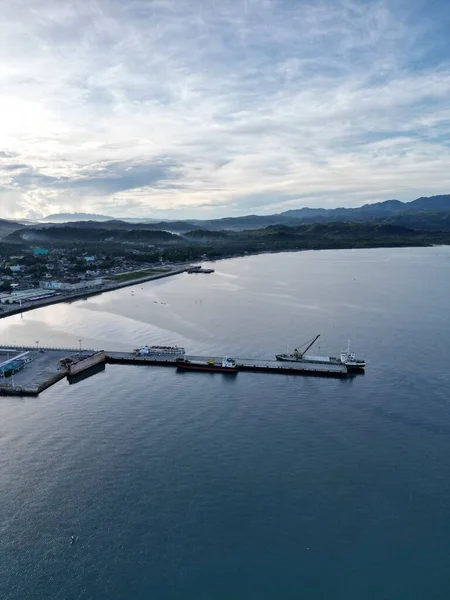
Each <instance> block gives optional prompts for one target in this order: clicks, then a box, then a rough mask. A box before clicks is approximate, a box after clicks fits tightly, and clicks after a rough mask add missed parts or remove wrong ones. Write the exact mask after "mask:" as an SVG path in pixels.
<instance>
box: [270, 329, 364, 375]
mask: <svg viewBox="0 0 450 600" xmlns="http://www.w3.org/2000/svg"><path fill="white" fill-rule="evenodd" d="M319 337H320V333H319V335H316V337H315V338H313V339H312V340H308V341H307V342H306V343H305V344H303V346H306V348H305V349H304V350H303V351H302V350H299V349H298V348H295V350H294V352H291V353H288V352H287V353H286V354H276V355H275V358H276V359H277V360H284V361H289V362H302V363H316V364H322V365H324V364H328V365H344V366H345V367H347V370H348V371H364V369H365V367H366V361H365V360H363V359H361V358H357V357H356V354H355V353H354V352H351V351H350V342H349V343H348V347H347V350H343V351H342V352H341V353H340V355H339V356H313V355H311V354H306V353H307V352H308V350H309V349H310V348H311V346H312V345H313V344H314V343H315V342H316V341H317V340H318V339H319Z"/></svg>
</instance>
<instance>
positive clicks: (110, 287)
mask: <svg viewBox="0 0 450 600" xmlns="http://www.w3.org/2000/svg"><path fill="white" fill-rule="evenodd" d="M440 246H448V244H417V245H413V246H412V245H411V244H407V245H402V244H398V245H386V246H352V247H347V248H302V249H292V248H286V249H283V250H281V249H280V250H261V251H260V252H245V253H242V252H241V253H238V254H228V255H225V256H221V257H218V258H210V259H206V260H202V261H198V262H202V263H216V262H218V261H222V260H230V259H234V258H247V257H249V256H260V255H262V254H284V253H286V252H290V253H297V252H320V251H324V250H335V251H338V250H377V249H387V248H391V249H395V248H437V247H440ZM191 266H192V265H191V264H190V263H189V264H186V265H185V266H183V267H180V268H178V269H173V270H171V271H166V272H161V273H158V274H157V275H147V276H144V277H139V278H137V279H130V280H128V281H121V282H117V283H110V284H106V285H103V286H102V287H101V288H95V289H87V290H85V291H79V292H76V293H74V294H67V295H64V296H56V297H51V298H46V299H44V300H38V301H37V302H34V303H32V304H29V305H26V306H23V305H22V307H17V308H12V309H11V310H6V311H1V312H0V319H5V318H7V317H12V316H14V315H17V314H21V313H24V312H28V311H30V310H35V309H37V308H43V307H45V306H51V305H53V304H61V303H63V302H75V301H77V300H83V299H85V298H89V297H91V296H98V295H100V294H104V293H107V292H113V291H114V290H119V289H121V288H125V287H130V286H132V285H138V284H140V283H146V282H148V281H153V280H156V279H163V278H165V277H172V276H173V275H180V274H181V273H185V272H186V271H187V270H188V269H189V268H190V267H191Z"/></svg>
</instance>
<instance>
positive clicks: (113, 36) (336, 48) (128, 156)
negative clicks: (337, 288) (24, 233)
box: [0, 0, 450, 218]
mask: <svg viewBox="0 0 450 600" xmlns="http://www.w3.org/2000/svg"><path fill="white" fill-rule="evenodd" d="M433 10H434V9H433V8H430V7H426V6H425V4H424V3H423V1H422V0H411V1H410V2H409V3H404V2H403V1H401V0H394V1H393V2H389V3H387V2H385V1H382V0H365V1H360V0H359V1H356V0H337V1H336V2H332V1H331V0H322V1H320V0H319V1H316V0H314V1H313V0H229V1H228V2H222V3H218V2H215V1H214V0H199V2H197V3H192V2H188V0H164V1H163V0H151V1H147V0H135V1H134V2H130V3H126V2H119V0H92V1H90V2H79V3H73V2H69V1H68V0H39V1H38V0H18V1H17V2H11V3H4V6H2V8H1V10H0V12H1V15H0V16H1V17H2V18H1V19H0V75H1V81H2V94H1V96H0V130H1V131H2V147H3V150H1V151H0V187H1V189H2V190H3V193H2V194H1V196H0V201H1V202H2V207H1V208H2V212H3V213H4V214H6V215H9V216H16V217H19V216H30V215H34V216H35V215H37V214H46V213H48V212H70V211H73V212H79V211H80V210H83V211H85V212H108V214H113V215H115V216H121V215H122V216H155V215H157V216H170V217H171V218H173V217H175V218H177V217H188V216H192V217H201V216H206V217H208V218H210V217H212V216H214V215H216V216H224V215H227V214H230V213H232V214H243V213H245V212H247V211H249V210H251V211H252V212H260V213H267V212H276V211H278V210H283V209H284V208H291V207H294V206H304V205H310V206H337V205H347V206H351V205H356V204H361V203H364V202H366V201H376V200H382V199H385V198H393V197H396V198H399V199H413V198H415V197H417V196H420V195H430V194H433V193H439V192H441V193H442V192H448V191H449V190H450V172H449V169H448V164H450V148H449V140H450V109H449V108H448V102H447V99H448V97H449V96H450V61H449V59H450V44H449V42H448V39H447V35H446V32H447V30H448V25H449V24H450V10H449V9H447V8H446V6H445V5H441V10H439V11H438V10H436V11H435V12H433ZM6 198H8V200H5V199H6Z"/></svg>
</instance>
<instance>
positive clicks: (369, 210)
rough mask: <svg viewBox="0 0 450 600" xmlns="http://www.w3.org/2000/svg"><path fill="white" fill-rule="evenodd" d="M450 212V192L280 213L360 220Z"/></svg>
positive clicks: (304, 217) (302, 216)
mask: <svg viewBox="0 0 450 600" xmlns="http://www.w3.org/2000/svg"><path fill="white" fill-rule="evenodd" d="M424 211H426V212H450V194H446V195H442V196H430V197H424V198H418V199H417V200H413V201H412V202H401V201H400V200H385V201H384V202H375V203H373V204H364V205H363V206H360V207H358V208H328V209H326V208H300V209H294V210H287V211H285V212H282V213H280V215H279V216H280V217H289V218H291V219H299V220H311V219H312V218H316V217H320V218H327V219H333V220H339V221H342V220H344V219H346V220H352V221H353V220H359V219H367V218H377V217H386V216H394V215H399V214H406V213H414V212H424Z"/></svg>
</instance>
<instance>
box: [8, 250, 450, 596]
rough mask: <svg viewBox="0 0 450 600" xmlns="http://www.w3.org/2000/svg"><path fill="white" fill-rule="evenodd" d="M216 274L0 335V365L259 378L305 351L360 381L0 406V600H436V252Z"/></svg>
mask: <svg viewBox="0 0 450 600" xmlns="http://www.w3.org/2000/svg"><path fill="white" fill-rule="evenodd" d="M215 266H216V269H217V271H216V273H215V274H214V275H211V276H201V275H199V276H194V275H191V276H189V275H182V276H179V277H176V278H172V279H167V280H162V281H159V282H153V283H147V284H145V285H143V286H136V287H135V288H127V289H124V290H121V291H117V292H112V293H109V294H105V295H103V296H99V297H96V298H91V299H89V300H86V301H80V302H76V303H73V304H64V305H56V306H52V307H48V308H44V309H40V310H37V311H34V312H30V313H25V314H24V315H23V319H21V318H20V316H15V317H11V318H9V319H4V320H1V321H0V335H1V336H2V337H1V339H2V344H4V343H13V342H15V343H21V342H28V343H30V342H31V343H34V341H37V340H38V341H39V343H40V344H41V345H45V344H47V345H50V344H58V345H61V346H62V345H72V346H78V344H79V342H78V340H79V339H81V340H82V344H83V346H85V347H96V348H111V349H113V348H123V349H131V348H134V347H136V346H137V345H139V344H144V343H173V344H181V345H185V346H186V347H187V348H188V350H189V351H190V352H199V353H200V352H202V353H210V352H211V353H212V352H214V353H217V354H220V353H229V354H232V355H233V354H234V355H236V356H249V355H253V356H267V357H269V356H271V355H273V354H274V353H275V352H276V351H284V350H285V349H286V346H289V347H290V348H291V349H292V348H293V347H294V346H295V345H297V344H299V343H302V342H303V341H305V340H306V339H308V338H309V337H312V336H313V335H315V334H316V333H322V339H321V352H322V353H324V352H326V351H327V352H328V351H332V352H335V351H338V350H340V349H341V347H343V346H345V345H346V343H347V339H348V338H350V340H351V341H352V343H353V345H354V347H355V350H357V351H358V354H361V355H363V356H364V357H365V358H366V360H367V361H368V369H367V373H366V374H365V375H364V376H358V377H355V378H353V379H351V380H346V381H339V380H322V379H318V378H306V377H293V376H281V375H264V374H252V373H240V374H239V375H238V376H237V377H236V378H228V377H226V376H223V375H219V374H205V373H176V372H175V371H174V370H171V369H164V368H145V367H128V366H127V367H125V366H108V367H107V368H106V371H105V372H103V373H100V374H98V375H96V376H95V377H92V378H90V379H86V380H85V381H82V382H80V383H78V384H76V385H69V384H68V383H67V382H66V381H63V382H60V383H59V384H57V385H56V386H54V387H53V388H51V389H50V390H48V391H47V392H45V393H44V394H42V395H41V396H40V397H39V398H34V399H7V398H0V598H1V599H2V600H43V599H46V600H56V599H58V600H75V599H83V600H87V599H93V600H94V599H95V600H103V599H105V600H106V599H108V600H113V599H120V600H122V599H130V600H140V599H142V600H144V599H145V600H148V599H149V598H151V599H152V600H159V599H161V600H163V599H164V600H167V599H168V600H171V599H177V600H178V599H180V600H181V599H183V600H185V599H187V600H230V599H233V600H243V599H245V600H248V599H249V598H257V599H258V600H263V599H296V600H298V599H303V598H304V599H308V600H311V599H324V600H325V599H326V600H329V599H333V600H334V599H339V600H340V599H342V600H344V599H345V600H362V599H364V600H370V599H377V600H378V599H383V600H384V599H386V600H391V599H395V600H398V599H408V600H411V599H416V598H417V599H422V598H423V599H440V598H442V599H446V600H448V598H449V597H450V578H449V572H450V564H449V563H450V559H449V557H450V513H449V506H450V477H449V458H450V369H449V366H450V310H449V298H450V248H429V249H396V250H364V251H340V252H334V251H324V252H305V253H298V254H280V255H268V256H256V257H249V258H245V259H236V260H229V261H223V262H219V263H217V264H216V265H215ZM72 533H74V534H75V535H77V536H79V541H78V543H77V544H75V545H74V546H70V544H69V541H70V536H71V535H72Z"/></svg>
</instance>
